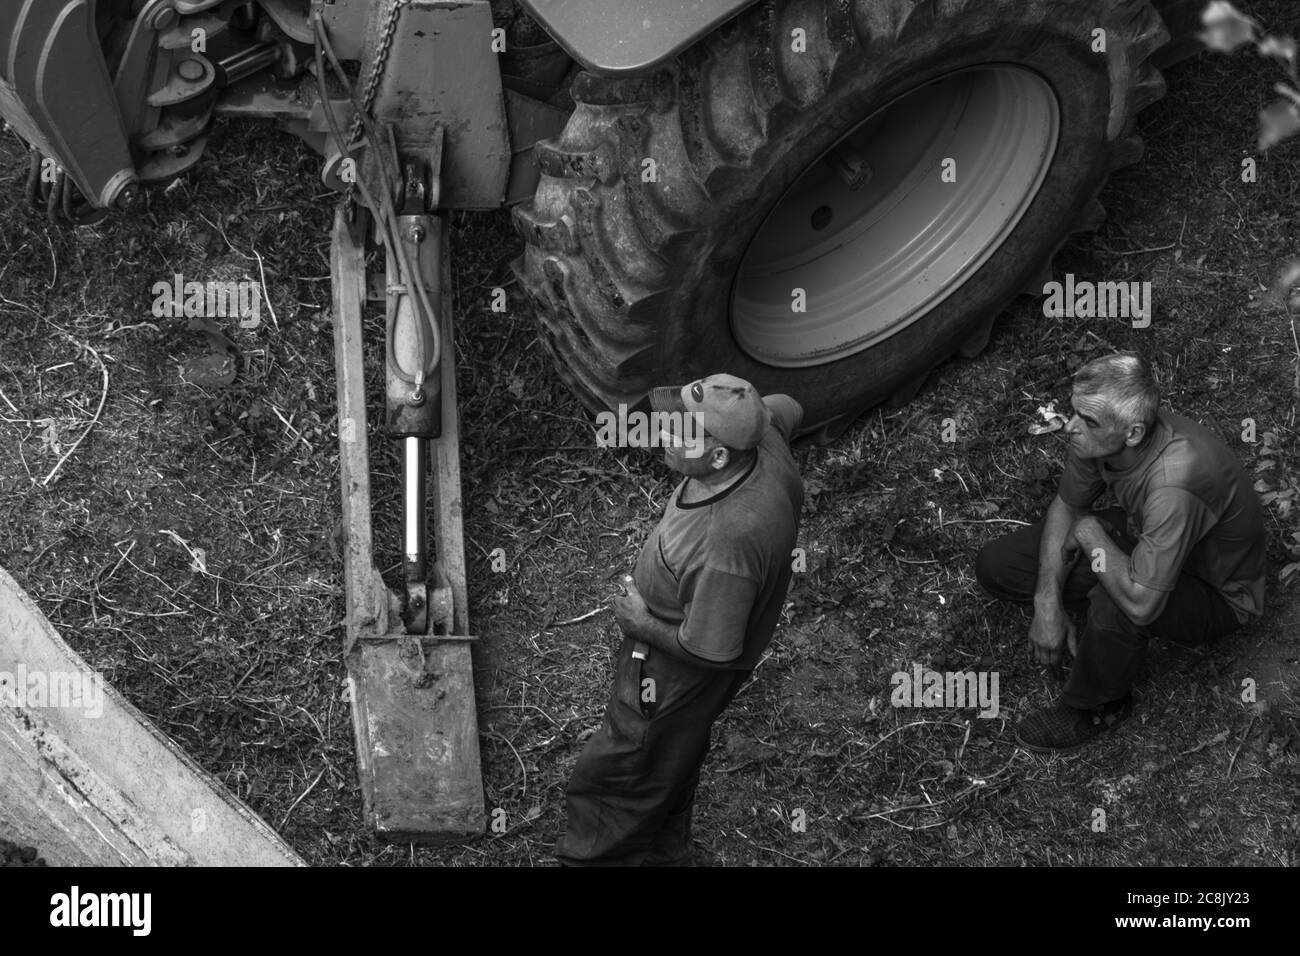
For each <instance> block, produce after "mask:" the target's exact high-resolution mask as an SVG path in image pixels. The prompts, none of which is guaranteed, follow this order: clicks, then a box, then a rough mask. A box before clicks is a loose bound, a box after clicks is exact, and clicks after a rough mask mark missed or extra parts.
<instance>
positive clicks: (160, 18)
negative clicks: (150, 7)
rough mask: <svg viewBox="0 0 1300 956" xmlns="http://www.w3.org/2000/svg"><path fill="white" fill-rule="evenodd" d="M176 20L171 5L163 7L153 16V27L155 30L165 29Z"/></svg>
mask: <svg viewBox="0 0 1300 956" xmlns="http://www.w3.org/2000/svg"><path fill="white" fill-rule="evenodd" d="M175 22H176V11H175V10H173V9H172V8H171V7H164V8H163V9H161V10H159V11H158V12H157V13H155V14H154V16H153V28H154V29H155V30H166V29H167V28H168V27H169V26H171V25H172V24H173V23H175Z"/></svg>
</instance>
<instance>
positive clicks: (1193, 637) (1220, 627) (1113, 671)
mask: <svg viewBox="0 0 1300 956" xmlns="http://www.w3.org/2000/svg"><path fill="white" fill-rule="evenodd" d="M1095 515H1096V517H1097V518H1100V519H1101V521H1102V523H1103V524H1104V525H1106V526H1107V530H1108V531H1109V532H1110V536H1111V539H1112V540H1113V541H1114V542H1115V544H1117V545H1118V546H1119V547H1120V548H1122V549H1123V550H1124V553H1125V554H1128V553H1130V552H1132V550H1133V548H1134V546H1135V545H1136V544H1137V542H1136V541H1135V540H1134V539H1133V538H1132V537H1131V536H1130V535H1129V534H1128V533H1127V530H1126V524H1127V521H1126V518H1125V516H1124V512H1123V510H1122V509H1119V508H1109V509H1107V510H1105V511H1100V512H1096V513H1095ZM1042 533H1043V524H1042V522H1039V523H1037V524H1034V525H1031V526H1029V527H1027V528H1021V529H1020V530H1019V531H1016V532H1015V533H1013V534H1009V535H1006V536H1005V537H1002V538H997V539H995V540H993V541H990V542H989V543H988V544H986V545H985V546H984V547H983V548H982V549H981V550H980V553H979V557H978V558H977V559H976V562H975V577H976V579H977V580H978V581H979V583H980V586H981V587H983V588H984V590H985V591H987V592H988V593H989V594H991V595H992V596H993V597H995V598H1001V599H1003V600H1006V601H1015V602H1017V603H1019V604H1032V603H1033V600H1034V591H1035V590H1036V588H1037V585H1038V544H1039V540H1040V538H1041V537H1042ZM1103 573H1104V572H1103ZM1063 603H1064V604H1065V607H1066V609H1067V610H1070V611H1074V612H1076V613H1079V612H1082V611H1084V610H1085V609H1086V611H1087V614H1088V620H1087V624H1086V625H1085V626H1084V627H1083V628H1082V630H1081V631H1080V632H1079V635H1078V646H1079V653H1078V655H1077V656H1076V657H1075V659H1074V666H1073V668H1071V670H1070V678H1069V680H1068V681H1066V684H1065V691H1064V693H1063V694H1062V695H1061V700H1062V702H1064V703H1065V704H1068V705H1069V706H1071V707H1077V708H1079V709H1081V710H1086V709H1088V708H1092V707H1099V706H1101V705H1102V704H1106V703H1109V702H1111V701H1115V700H1119V699H1120V698H1121V697H1123V696H1124V695H1125V694H1127V693H1128V692H1129V690H1130V689H1131V688H1132V687H1133V684H1134V683H1135V682H1136V681H1137V680H1138V678H1139V677H1140V676H1141V674H1142V669H1143V667H1144V665H1145V663H1146V652H1147V642H1148V640H1149V639H1150V638H1152V637H1158V638H1161V639H1163V640H1170V641H1175V642H1177V643H1180V644H1201V643H1204V642H1206V641H1210V640H1214V639H1216V638H1219V637H1222V636H1224V635H1225V634H1230V633H1232V632H1233V631H1235V630H1237V628H1239V627H1240V626H1241V624H1240V622H1238V620H1237V616H1236V615H1235V614H1234V613H1233V610H1232V606H1231V605H1230V604H1228V602H1227V601H1225V600H1224V599H1223V598H1222V597H1221V596H1220V595H1219V592H1218V591H1216V590H1215V589H1214V588H1213V587H1212V586H1211V585H1209V584H1207V583H1206V582H1204V581H1202V580H1200V579H1199V578H1194V577H1192V576H1191V575H1189V574H1182V575H1179V577H1178V583H1177V584H1176V585H1174V589H1173V591H1171V592H1170V594H1169V599H1168V600H1167V601H1166V602H1165V607H1164V610H1163V611H1161V613H1160V616H1159V617H1158V618H1156V619H1155V620H1154V621H1153V622H1151V623H1150V624H1148V625H1146V626H1145V627H1143V626H1139V625H1137V624H1134V623H1133V621H1131V620H1130V619H1129V618H1128V617H1127V616H1126V615H1125V614H1124V612H1123V611H1121V610H1120V609H1119V607H1118V605H1116V604H1115V602H1114V601H1113V600H1111V597H1110V595H1109V594H1107V593H1106V590H1105V588H1103V587H1102V586H1101V583H1100V582H1099V581H1098V580H1097V575H1096V574H1095V573H1094V572H1093V571H1092V561H1091V560H1090V557H1089V555H1087V554H1082V553H1081V554H1080V555H1079V559H1078V561H1076V562H1075V565H1074V568H1073V569H1072V570H1071V571H1070V574H1069V577H1067V578H1066V581H1065V587H1064V594H1063Z"/></svg>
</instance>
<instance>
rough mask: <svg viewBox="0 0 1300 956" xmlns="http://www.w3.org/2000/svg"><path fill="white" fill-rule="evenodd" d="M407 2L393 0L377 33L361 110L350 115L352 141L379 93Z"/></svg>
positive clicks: (358, 135)
mask: <svg viewBox="0 0 1300 956" xmlns="http://www.w3.org/2000/svg"><path fill="white" fill-rule="evenodd" d="M408 2H409V0H394V2H393V5H392V7H390V8H389V11H388V19H387V20H385V21H384V28H383V30H382V31H381V33H380V34H379V45H378V47H377V48H376V49H375V59H374V61H373V62H372V63H371V64H370V75H369V76H368V77H366V87H365V89H364V90H362V91H361V111H360V112H359V113H357V115H356V116H354V117H352V129H351V130H350V131H349V133H348V139H349V141H350V142H352V143H355V142H357V140H358V138H359V137H360V135H361V129H362V125H363V123H364V119H363V116H364V115H365V114H367V113H369V112H370V107H371V106H373V105H374V102H375V96H376V95H377V94H378V93H379V78H380V76H381V75H382V74H383V72H384V64H385V63H387V62H388V51H389V50H390V49H391V48H392V46H393V37H394V36H395V35H396V34H397V19H398V17H399V16H401V13H402V7H404V6H406V4H407V3H408ZM372 145H374V144H372Z"/></svg>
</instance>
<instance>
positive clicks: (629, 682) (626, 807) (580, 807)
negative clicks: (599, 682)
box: [555, 638, 750, 866]
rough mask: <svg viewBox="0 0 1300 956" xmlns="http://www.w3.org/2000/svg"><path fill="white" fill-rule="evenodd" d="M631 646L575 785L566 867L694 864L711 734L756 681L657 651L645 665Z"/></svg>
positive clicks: (560, 846) (563, 839)
mask: <svg viewBox="0 0 1300 956" xmlns="http://www.w3.org/2000/svg"><path fill="white" fill-rule="evenodd" d="M633 646H634V645H633V642H632V641H631V640H630V639H628V638H624V639H623V646H622V647H621V648H620V649H619V654H618V663H617V670H616V673H615V677H614V686H613V689H612V690H611V691H610V695H609V703H608V704H607V705H606V707H605V719H604V721H603V722H602V723H601V726H600V729H599V730H597V731H596V733H595V735H593V736H592V738H591V739H590V740H588V741H587V746H586V747H585V748H584V749H583V751H582V754H581V756H579V757H578V763H577V766H576V767H574V770H573V776H571V777H570V778H569V788H568V793H567V820H566V824H565V832H564V833H563V834H562V835H561V836H560V839H559V840H558V841H557V842H556V844H555V855H556V858H557V859H559V861H560V862H561V863H567V864H570V865H604V866H656V865H657V866H674V865H684V864H688V863H689V862H690V859H691V809H692V808H693V807H694V805H695V787H696V785H697V784H698V783H699V780H700V767H701V766H702V765H703V764H704V758H705V756H706V755H707V754H708V752H709V731H710V729H711V728H712V727H713V721H714V720H715V719H717V717H718V715H719V714H721V713H722V711H723V709H724V708H725V707H726V706H727V704H728V703H730V701H731V699H732V698H733V697H734V696H736V692H737V691H738V690H740V688H741V686H742V685H743V684H744V683H745V680H746V679H747V678H748V677H749V674H750V672H749V671H747V670H746V671H736V670H713V669H709V668H704V667H695V666H693V665H691V664H689V663H687V662H686V661H680V660H678V659H677V658H674V657H671V656H669V655H668V654H666V653H664V652H663V651H660V650H657V649H655V648H653V647H652V648H650V649H649V651H648V657H647V659H646V660H644V661H639V660H636V659H635V658H633V657H632V648H633ZM648 681H653V682H654V683H653V684H650V683H648ZM651 697H653V700H651V699H650V698H651Z"/></svg>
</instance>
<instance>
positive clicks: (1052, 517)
mask: <svg viewBox="0 0 1300 956" xmlns="http://www.w3.org/2000/svg"><path fill="white" fill-rule="evenodd" d="M1083 513H1084V511H1083V509H1082V508H1072V507H1070V506H1069V505H1067V504H1066V503H1065V502H1064V501H1062V500H1061V499H1060V497H1059V496H1058V497H1056V498H1053V499H1052V503H1051V505H1049V506H1048V508H1047V516H1046V517H1045V518H1044V519H1043V535H1042V538H1041V541H1040V544H1039V548H1038V586H1037V589H1036V590H1035V593H1034V603H1035V604H1046V605H1050V606H1053V607H1056V606H1059V605H1060V603H1061V593H1062V591H1063V590H1064V588H1065V579H1066V577H1067V576H1069V573H1070V569H1071V568H1073V567H1074V562H1075V561H1076V560H1078V553H1077V550H1075V549H1076V545H1075V542H1074V537H1073V531H1074V523H1075V521H1076V520H1077V519H1078V518H1079V517H1080V516H1081V515H1083ZM1067 551H1075V553H1074V554H1073V555H1072V556H1071V557H1070V558H1069V559H1067V558H1066V552H1067Z"/></svg>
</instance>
